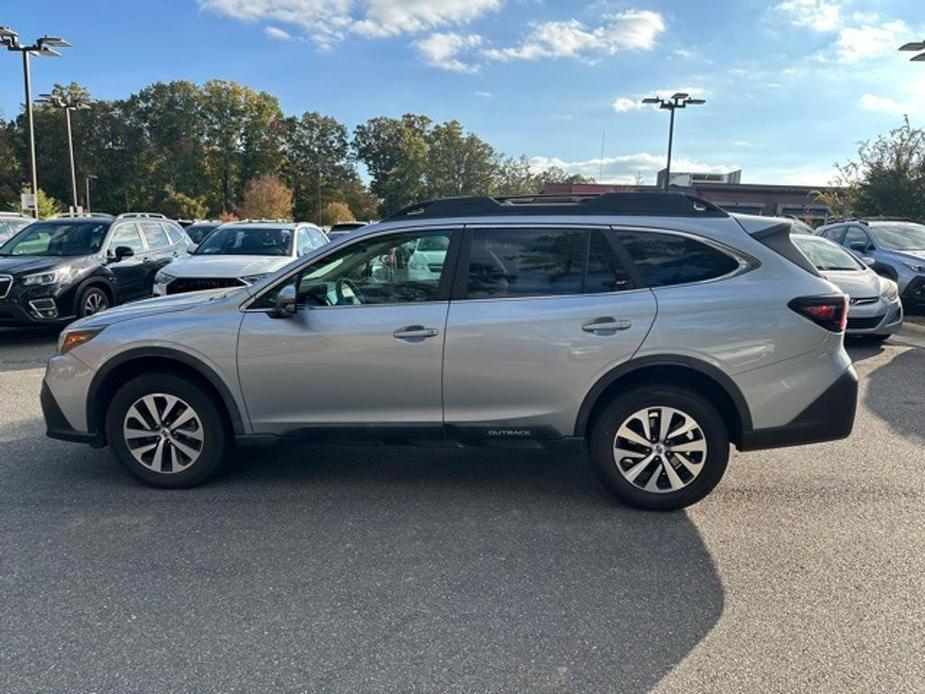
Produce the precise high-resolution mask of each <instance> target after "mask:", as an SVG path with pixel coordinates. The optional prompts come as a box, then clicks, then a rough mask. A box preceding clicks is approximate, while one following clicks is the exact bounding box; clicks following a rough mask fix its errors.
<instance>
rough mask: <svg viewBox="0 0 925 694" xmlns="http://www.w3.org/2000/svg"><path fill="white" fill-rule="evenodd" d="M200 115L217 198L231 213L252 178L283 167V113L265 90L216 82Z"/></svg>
mask: <svg viewBox="0 0 925 694" xmlns="http://www.w3.org/2000/svg"><path fill="white" fill-rule="evenodd" d="M202 117H203V120H204V128H205V132H204V138H205V146H206V152H207V161H208V163H209V170H210V172H211V177H212V179H213V180H212V183H213V190H212V191H211V192H212V196H213V200H214V202H215V203H217V204H216V205H215V206H216V207H218V208H219V209H220V210H221V211H222V212H230V211H232V210H233V209H234V202H235V200H237V199H238V198H239V197H240V195H241V194H242V192H243V188H244V184H245V183H246V182H247V181H248V180H251V179H253V178H258V177H260V176H262V175H266V174H273V173H276V171H277V169H278V168H279V165H280V158H281V157H280V138H279V134H280V129H281V128H280V125H281V121H282V112H281V111H280V109H279V102H278V101H277V100H276V98H275V97H273V96H270V95H269V94H267V93H265V92H259V93H258V92H255V91H254V90H253V89H250V88H249V87H245V86H243V85H240V84H237V83H235V82H227V81H225V80H212V81H210V82H206V84H205V85H204V87H203V89H202ZM216 184H217V185H216Z"/></svg>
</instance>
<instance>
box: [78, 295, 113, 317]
mask: <svg viewBox="0 0 925 694" xmlns="http://www.w3.org/2000/svg"><path fill="white" fill-rule="evenodd" d="M107 308H109V300H108V299H107V298H106V295H105V294H103V292H101V291H99V290H96V291H90V292H87V296H86V297H84V311H83V314H84V315H85V316H92V315H93V314H94V313H99V312H100V311H102V310H104V309H107Z"/></svg>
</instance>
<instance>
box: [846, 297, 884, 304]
mask: <svg viewBox="0 0 925 694" xmlns="http://www.w3.org/2000/svg"><path fill="white" fill-rule="evenodd" d="M878 301H880V298H879V297H876V296H865V297H861V298H860V299H850V300H849V301H848V303H849V304H851V305H852V306H867V305H868V304H876V303H877V302H878Z"/></svg>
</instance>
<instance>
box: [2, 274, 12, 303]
mask: <svg viewBox="0 0 925 694" xmlns="http://www.w3.org/2000/svg"><path fill="white" fill-rule="evenodd" d="M12 286H13V278H12V277H11V276H10V275H0V299H5V298H6V295H7V294H9V293H10V288H11V287H12Z"/></svg>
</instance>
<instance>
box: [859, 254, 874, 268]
mask: <svg viewBox="0 0 925 694" xmlns="http://www.w3.org/2000/svg"><path fill="white" fill-rule="evenodd" d="M861 262H862V263H864V264H865V265H866V266H867V267H873V266H874V265H876V264H877V259H876V258H871V257H870V256H864V257H863V258H861Z"/></svg>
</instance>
